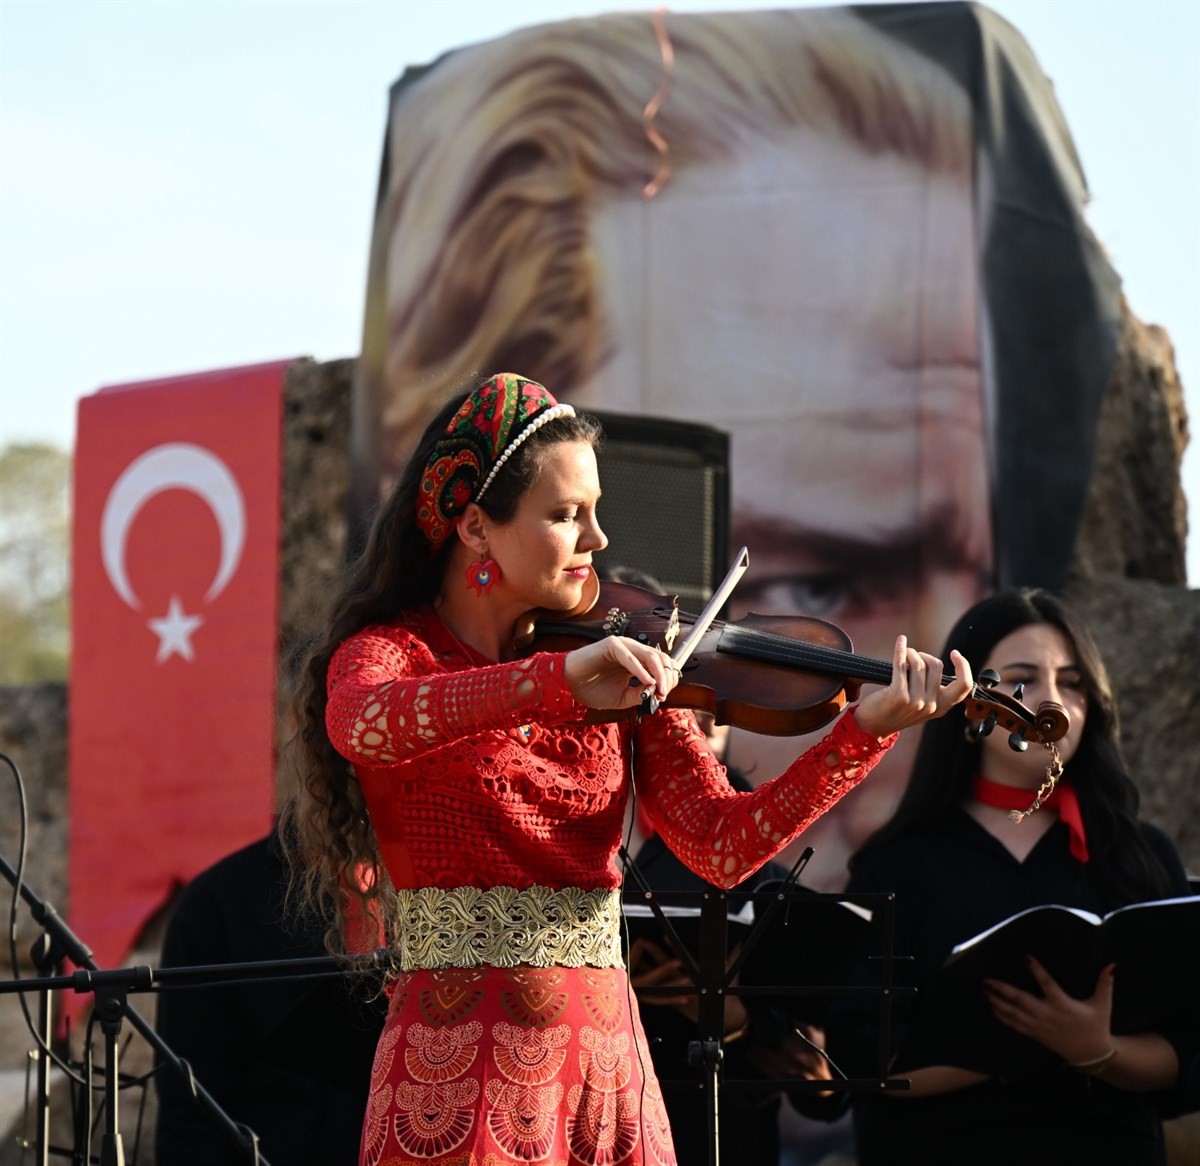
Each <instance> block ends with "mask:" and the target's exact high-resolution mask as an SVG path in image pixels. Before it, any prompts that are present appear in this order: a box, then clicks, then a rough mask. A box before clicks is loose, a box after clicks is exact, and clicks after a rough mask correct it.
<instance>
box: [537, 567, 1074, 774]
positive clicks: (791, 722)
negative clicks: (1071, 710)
mask: <svg viewBox="0 0 1200 1166" xmlns="http://www.w3.org/2000/svg"><path fill="white" fill-rule="evenodd" d="M593 579H594V584H593V585H592V586H591V587H590V588H589V589H588V590H587V592H586V594H585V596H584V600H583V602H582V603H581V604H580V605H579V606H577V607H576V608H574V609H573V610H572V611H570V612H550V611H544V610H542V611H537V612H530V613H529V614H528V616H527V617H526V619H525V620H523V621H522V622H521V623H520V624H519V625H518V628H517V635H516V645H515V646H516V648H517V650H518V651H519V652H522V653H523V652H533V651H548V652H569V651H572V650H573V649H575V648H579V647H582V646H583V645H584V644H588V643H592V642H594V641H596V640H598V639H600V638H601V637H602V636H628V637H630V638H631V639H634V640H638V641H640V642H641V643H643V644H654V645H657V646H658V647H660V648H662V649H663V650H664V651H666V652H668V653H669V652H670V651H671V648H672V646H673V645H674V643H675V641H676V639H677V638H678V637H679V636H680V632H681V629H683V628H686V627H687V626H688V624H689V623H690V622H693V621H694V620H695V618H696V617H695V616H691V615H688V614H687V613H684V612H681V611H680V610H679V599H678V597H677V596H676V597H671V596H666V595H655V594H654V593H653V592H650V591H646V590H644V589H642V588H641V587H635V586H633V585H632V584H629V583H608V582H600V581H599V580H596V579H595V577H594V576H593ZM891 680H892V663H891V661H890V660H875V659H872V658H871V657H868V656H860V655H857V654H856V653H855V652H854V650H853V644H852V643H851V640H850V637H849V636H848V635H847V634H846V633H845V632H844V631H843V630H842V629H841V628H839V627H838V626H837V625H835V624H832V623H829V622H827V621H826V620H823V619H816V618H813V617H810V616H776V615H756V614H753V613H752V614H750V615H747V616H745V617H743V618H742V619H739V620H735V621H732V622H729V621H721V620H714V621H713V622H712V624H711V625H710V626H709V627H708V629H707V630H706V631H705V632H704V633H703V636H702V637H701V639H700V640H699V642H698V644H697V645H696V647H695V648H694V650H693V651H692V654H691V655H690V656H689V658H688V659H687V661H686V662H685V663H684V665H683V668H682V672H681V676H680V680H679V683H678V684H677V685H676V686H675V687H674V688H673V689H672V690H671V691H670V693H668V694H667V698H666V700H665V701H664V702H663V703H664V704H665V705H666V706H667V707H669V708H675V707H683V708H693V709H706V710H707V711H708V712H710V713H711V714H712V715H713V716H714V717H715V718H716V722H717V724H719V725H733V726H735V727H736V728H740V729H746V730H747V731H749V732H752V733H762V734H765V735H767V736H772V737H791V736H796V735H798V734H801V733H808V732H811V731H813V730H814V729H819V728H821V727H822V726H823V725H826V724H828V723H829V722H830V721H831V720H833V719H834V717H836V716H837V715H838V714H839V713H840V712H841V711H842V710H843V709H844V708H845V707H846V705H847V704H849V703H850V702H852V701H855V700H857V699H858V694H859V691H860V689H861V687H862V685H863V684H864V683H870V684H890V683H891ZM953 680H954V676H953V675H952V674H949V673H947V674H943V676H942V683H943V684H949V683H951V682H952V681H953ZM999 681H1000V677H999V676H998V675H996V673H995V672H991V671H990V670H987V671H985V672H984V673H983V674H982V675H981V676H980V677H979V679H978V681H977V682H976V684H975V685H974V687H973V689H972V691H971V692H970V693H969V694H968V695H967V697H966V700H965V702H964V704H965V708H966V713H967V717H968V719H970V720H972V721H976V722H981V726H980V730H979V731H980V732H982V733H988V732H991V730H992V729H993V728H995V727H1000V728H1002V729H1004V730H1005V731H1006V732H1007V733H1008V734H1009V743H1010V745H1012V747H1013V748H1014V749H1018V750H1021V749H1024V748H1027V742H1030V741H1034V742H1040V743H1048V742H1052V741H1058V740H1060V739H1061V738H1062V737H1063V736H1064V735H1065V734H1066V732H1067V729H1068V727H1069V724H1070V722H1069V720H1068V717H1067V712H1066V709H1064V708H1063V706H1062V705H1060V704H1057V703H1055V702H1053V701H1043V702H1042V703H1041V704H1040V705H1039V706H1038V708H1037V710H1036V712H1031V711H1030V710H1029V709H1027V708H1026V707H1025V706H1024V705H1023V704H1021V703H1020V701H1019V700H1016V699H1015V698H1013V697H1011V696H1009V695H1008V694H1007V693H1003V692H1000V691H998V690H997V689H996V688H995V687H994V686H995V685H997V684H998V683H999ZM631 715H635V713H631V711H630V710H611V711H607V710H595V712H594V715H592V716H590V717H589V718H588V719H589V720H592V721H611V720H617V719H624V718H626V717H628V716H631Z"/></svg>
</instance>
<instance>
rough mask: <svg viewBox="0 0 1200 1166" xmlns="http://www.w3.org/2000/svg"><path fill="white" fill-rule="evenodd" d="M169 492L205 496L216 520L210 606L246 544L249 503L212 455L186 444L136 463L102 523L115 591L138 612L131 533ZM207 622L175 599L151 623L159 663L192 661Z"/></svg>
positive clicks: (161, 448) (116, 486)
mask: <svg viewBox="0 0 1200 1166" xmlns="http://www.w3.org/2000/svg"><path fill="white" fill-rule="evenodd" d="M164 490H189V491H191V492H192V493H193V494H196V495H197V496H198V497H200V498H201V499H202V500H203V501H204V502H205V503H206V504H207V505H208V507H209V509H210V510H211V511H212V513H213V517H214V518H215V519H216V520H217V528H218V530H219V531H220V535H221V555H220V561H219V563H218V565H217V572H216V575H215V576H214V578H213V582H212V585H211V586H210V587H209V589H208V591H207V593H206V594H205V596H204V598H205V601H206V602H209V603H211V602H212V601H213V600H214V599H215V598H216V597H217V596H218V595H220V594H221V592H222V591H223V590H224V589H225V587H226V586H227V585H228V583H229V580H230V579H231V578H233V574H234V572H235V571H236V570H237V567H238V563H239V561H240V560H241V557H242V550H243V548H244V547H245V544H246V504H245V501H244V499H243V497H242V491H241V489H240V488H239V486H238V483H237V479H236V478H235V477H234V476H233V474H232V472H231V471H230V469H229V467H228V466H227V465H226V464H225V463H224V462H223V461H222V460H221V459H220V458H219V457H217V456H216V455H215V454H214V453H212V451H211V450H207V449H205V448H204V447H203V446H199V445H192V444H188V443H184V442H173V443H170V444H167V445H158V446H155V447H154V448H153V449H149V450H147V451H146V452H145V453H143V454H141V455H140V456H138V457H136V458H134V460H133V461H132V462H130V463H129V465H128V466H126V467H125V469H124V471H123V472H122V473H121V476H120V477H119V478H118V479H117V480H116V482H114V483H113V488H112V489H111V490H110V491H109V494H108V498H107V500H106V501H105V504H104V514H103V517H102V519H101V522H100V549H101V556H102V559H103V562H104V570H105V573H106V574H107V575H108V578H109V582H111V583H112V585H113V590H115V591H116V593H117V594H118V595H119V596H120V597H121V598H122V599H123V600H124V601H125V603H126V604H128V606H129V607H131V608H133V609H134V610H137V609H139V608H140V607H141V601H140V600H139V599H138V597H137V595H136V594H135V592H134V590H133V587H132V586H131V584H130V582H129V575H128V572H127V571H126V569H125V543H126V540H127V538H128V535H129V528H130V527H131V526H132V525H133V522H134V519H135V518H136V517H137V515H138V512H139V511H140V510H141V509H142V507H143V506H144V505H145V504H146V503H147V502H148V501H149V500H150V499H151V498H153V497H154V496H155V495H156V494H161V493H162V492H163V491H164ZM202 622H203V621H202V620H201V619H200V617H199V616H189V615H188V614H187V613H186V612H184V611H183V608H182V606H181V604H180V601H179V600H178V598H177V597H175V596H172V597H171V603H170V607H169V609H168V612H167V614H166V615H165V616H163V617H162V618H160V619H152V620H149V621H148V623H149V626H150V627H151V629H152V630H153V631H154V633H155V634H156V635H157V636H158V637H159V652H158V658H159V660H160V661H162V660H164V659H166V658H167V657H168V656H171V655H173V654H175V653H178V654H179V655H181V656H183V657H184V659H186V660H190V659H192V647H191V640H190V636H191V633H192V632H193V631H195V629H196V628H197V627H199V626H200V624H201V623H202Z"/></svg>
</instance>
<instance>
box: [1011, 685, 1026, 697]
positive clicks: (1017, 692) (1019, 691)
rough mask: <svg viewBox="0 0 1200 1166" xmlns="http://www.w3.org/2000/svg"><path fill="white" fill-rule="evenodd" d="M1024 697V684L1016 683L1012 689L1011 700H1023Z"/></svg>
mask: <svg viewBox="0 0 1200 1166" xmlns="http://www.w3.org/2000/svg"><path fill="white" fill-rule="evenodd" d="M1024 699H1025V685H1024V684H1018V685H1017V686H1016V688H1014V689H1013V700H1024Z"/></svg>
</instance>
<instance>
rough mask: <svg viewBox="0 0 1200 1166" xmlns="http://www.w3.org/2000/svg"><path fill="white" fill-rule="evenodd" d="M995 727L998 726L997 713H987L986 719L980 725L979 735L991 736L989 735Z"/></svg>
mask: <svg viewBox="0 0 1200 1166" xmlns="http://www.w3.org/2000/svg"><path fill="white" fill-rule="evenodd" d="M995 727H996V714H995V713H988V715H987V717H986V719H985V720H984V722H983V724H981V725H980V726H979V735H980V736H981V737H987V736H989V735H990V734H991V731H992V730H993V729H994V728H995Z"/></svg>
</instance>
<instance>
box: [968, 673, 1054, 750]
mask: <svg viewBox="0 0 1200 1166" xmlns="http://www.w3.org/2000/svg"><path fill="white" fill-rule="evenodd" d="M999 683H1000V677H999V676H998V675H997V673H996V672H994V671H993V670H992V669H991V668H985V669H984V670H983V671H982V672H981V673H980V674H979V680H978V683H977V684H976V685H975V688H974V690H973V691H972V692H971V694H970V695H969V696H968V697H967V699H966V701H965V705H964V707H965V710H966V715H967V720H968V721H970V722H972V726H971V730H970V731H971V734H972V736H973V737H975V738H978V737H986V736H987V735H988V734H989V733H990V732H991V731H992V730H993V729H994V728H996V726H997V725H999V727H1000V728H1002V729H1004V730H1005V731H1006V732H1007V733H1008V735H1009V744H1010V745H1011V746H1012V748H1013V749H1014V750H1023V749H1024V747H1025V746H1024V742H1027V741H1040V742H1050V741H1061V740H1062V738H1063V737H1065V736H1066V735H1067V730H1068V729H1069V728H1070V727H1071V721H1070V718H1069V717H1068V716H1067V710H1066V709H1065V708H1063V706H1062V705H1061V704H1058V703H1057V702H1056V701H1052V700H1044V701H1042V703H1041V704H1039V705H1038V707H1037V710H1036V711H1034V712H1030V710H1029V709H1027V708H1026V707H1025V706H1024V705H1023V704H1022V703H1021V702H1020V701H1019V700H1018V699H1017V698H1016V697H1012V696H1009V695H1007V694H1006V693H1003V692H999V691H998V690H997V688H996V686H997V685H998V684H999Z"/></svg>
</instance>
